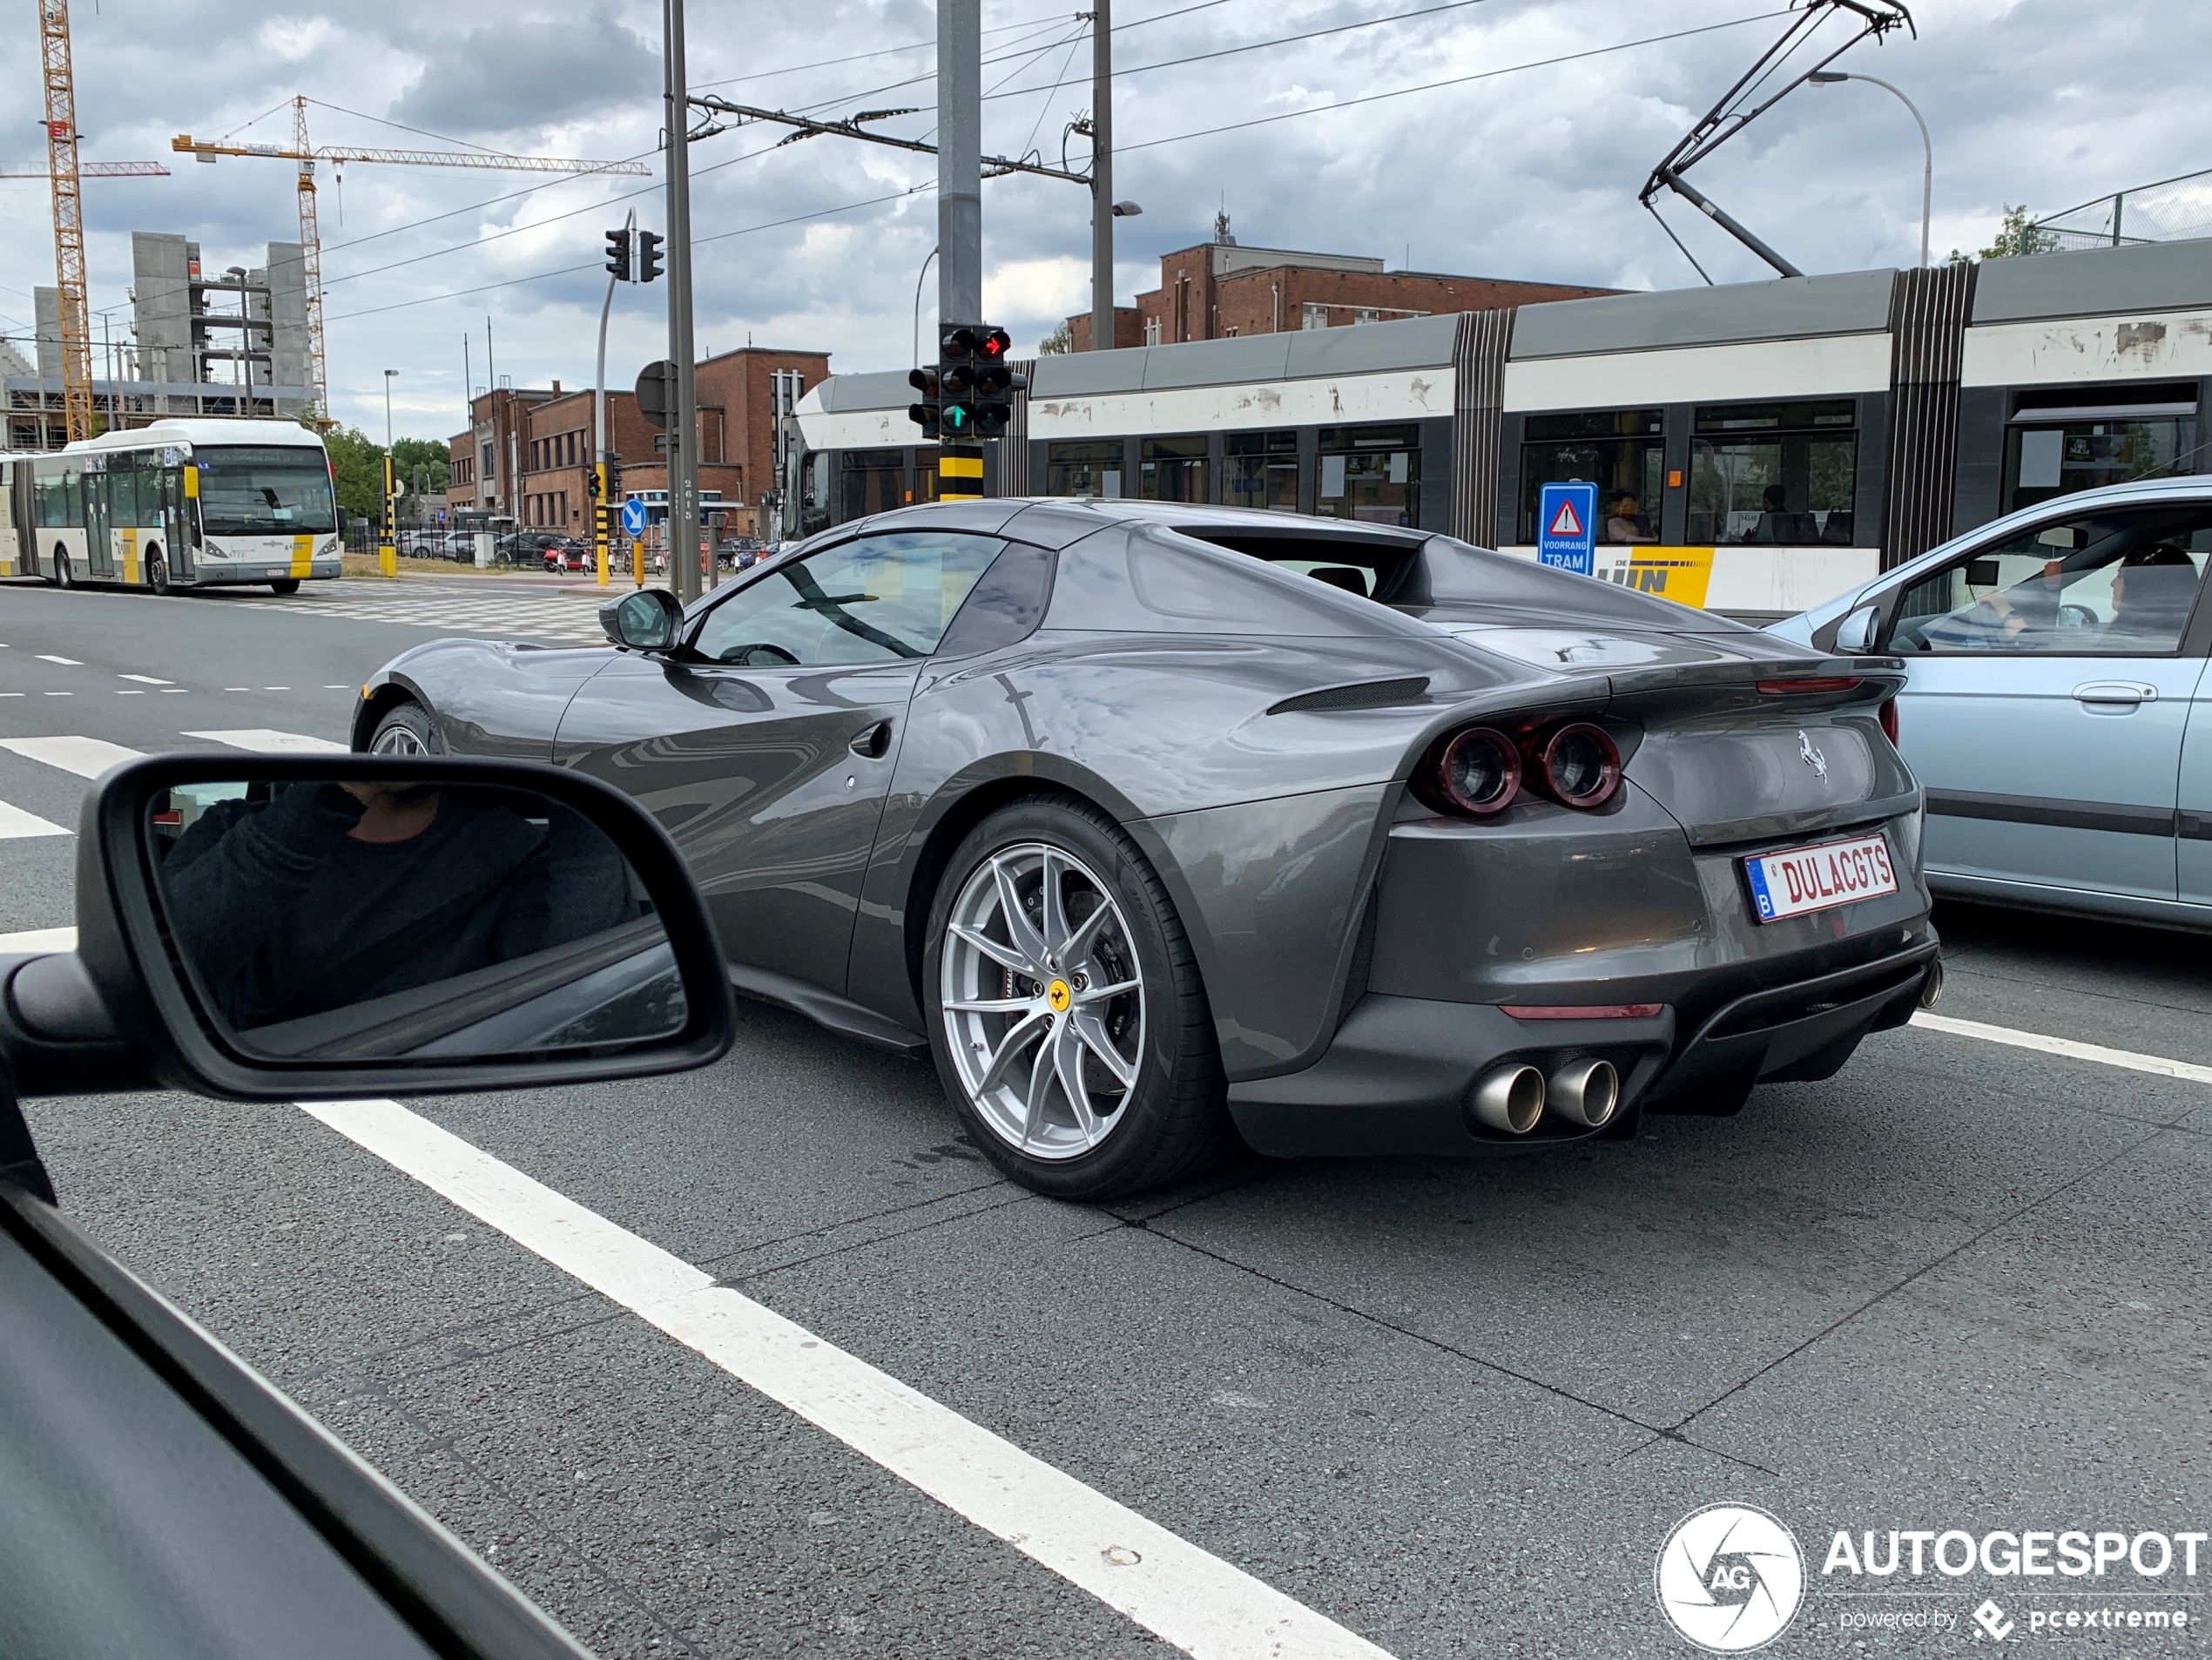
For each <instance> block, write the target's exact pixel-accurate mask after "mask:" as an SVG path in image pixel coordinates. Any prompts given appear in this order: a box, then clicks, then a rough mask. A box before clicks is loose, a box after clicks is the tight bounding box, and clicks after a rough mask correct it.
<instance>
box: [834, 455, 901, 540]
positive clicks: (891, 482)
mask: <svg viewBox="0 0 2212 1660" xmlns="http://www.w3.org/2000/svg"><path fill="white" fill-rule="evenodd" d="M844 482H845V489H844V503H843V505H844V509H845V510H844V511H843V513H841V514H840V516H839V519H838V522H839V523H840V524H841V523H846V522H848V521H850V520H853V519H864V518H866V517H867V516H868V515H869V514H871V513H888V512H890V511H891V509H894V508H898V507H904V506H905V505H906V504H907V452H906V451H905V450H903V449H848V450H846V452H845V481H844Z"/></svg>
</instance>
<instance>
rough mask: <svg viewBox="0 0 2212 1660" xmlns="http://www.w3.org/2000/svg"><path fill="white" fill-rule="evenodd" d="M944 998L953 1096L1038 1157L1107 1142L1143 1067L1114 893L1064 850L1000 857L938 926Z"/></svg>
mask: <svg viewBox="0 0 2212 1660" xmlns="http://www.w3.org/2000/svg"><path fill="white" fill-rule="evenodd" d="M938 995H939V999H940V1002H941V1006H942V1008H943V1010H944V1022H945V1036H946V1040H947V1042H948V1045H949V1047H950V1049H951V1051H952V1058H953V1065H954V1068H955V1069H956V1070H958V1072H959V1074H960V1080H961V1087H963V1088H964V1089H965V1090H967V1091H968V1100H969V1101H970V1102H972V1103H974V1107H975V1110H976V1111H977V1113H978V1114H979V1115H980V1116H981V1118H982V1120H983V1122H984V1123H985V1124H988V1125H989V1126H990V1128H991V1130H992V1132H993V1133H994V1134H995V1135H997V1136H998V1137H1000V1138H1001V1140H1003V1141H1004V1142H1005V1143H1006V1144H1008V1146H1010V1147H1012V1148H1014V1149H1015V1151H1019V1152H1021V1153H1023V1154H1026V1155H1027V1156H1028V1157H1032V1158H1041V1159H1050V1160H1061V1159H1069V1158H1076V1157H1080V1156H1082V1154H1084V1153H1087V1152H1089V1151H1091V1150H1092V1149H1093V1148H1095V1147H1096V1146H1097V1145H1098V1144H1100V1143H1101V1142H1103V1141H1104V1140H1105V1139H1106V1137H1108V1136H1109V1135H1111V1134H1112V1133H1113V1130H1114V1126H1115V1125H1116V1124H1119V1123H1120V1122H1121V1113H1122V1110H1123V1107H1124V1106H1125V1105H1126V1104H1127V1103H1128V1101H1129V1099H1130V1091H1132V1090H1134V1089H1135V1088H1136V1080H1137V1075H1138V1072H1139V1070H1141V1069H1142V1067H1143V1060H1144V1016H1145V1008H1144V1003H1145V997H1144V975H1143V969H1142V968H1140V967H1139V966H1138V963H1137V959H1136V947H1135V945H1134V943H1133V942H1132V941H1131V940H1130V930H1129V923H1128V921H1127V919H1126V918H1124V917H1123V914H1122V909H1121V907H1120V906H1119V905H1118V904H1116V902H1115V900H1114V896H1113V894H1112V893H1111V892H1110V891H1109V889H1108V888H1107V887H1106V884H1105V883H1104V882H1103V881H1100V880H1099V879H1098V877H1097V875H1096V874H1094V873H1093V872H1092V871H1091V869H1090V868H1089V866H1087V865H1085V864H1084V863H1083V862H1082V860H1079V859H1077V858H1076V856H1075V855H1074V854H1070V853H1069V852H1068V851H1067V850H1066V849H1064V848H1061V847H1053V846H1051V845H1049V843H1045V842H1041V841H1032V842H1024V843H1022V844H1020V845H1018V846H1015V847H1002V848H1001V849H1000V850H999V851H998V852H996V853H995V854H992V855H991V856H990V857H989V858H988V860H984V861H983V863H981V865H978V866H977V867H975V869H974V872H973V873H971V874H969V876H968V881H967V882H966V883H965V884H964V885H963V886H962V887H961V892H960V897H959V899H958V900H957V901H954V905H953V909H952V914H951V916H950V918H949V919H948V921H947V923H946V938H945V944H944V950H943V954H942V964H941V969H940V975H939V986H938Z"/></svg>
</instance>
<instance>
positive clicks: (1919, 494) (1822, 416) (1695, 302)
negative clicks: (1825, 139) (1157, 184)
mask: <svg viewBox="0 0 2212 1660" xmlns="http://www.w3.org/2000/svg"><path fill="white" fill-rule="evenodd" d="M1023 367H1026V368H1028V375H1029V386H1028V391H1027V392H1026V394H1023V395H1017V396H1016V397H1015V401H1014V408H1015V417H1014V421H1013V422H1012V423H1011V425H1010V426H1009V428H1008V435H1007V437H1006V438H1005V439H1004V440H1002V441H1001V442H996V443H992V444H987V445H986V446H985V450H986V454H985V457H984V469H985V471H984V480H985V485H986V494H988V495H991V496H1132V497H1136V498H1139V499H1145V500H1157V501H1189V502H1209V503H1224V504H1229V505H1235V506H1244V507H1253V508H1260V509H1280V510H1287V511H1295V512H1303V513H1317V514H1322V515H1336V516H1342V517H1345V518H1353V519H1367V520H1373V521H1378V522H1382V523H1393V524H1403V525H1410V526H1416V527H1419V528H1420V529H1422V530H1438V531H1441V532H1444V533H1445V534H1447V535H1450V536H1457V537H1460V539H1462V540H1464V541H1467V542H1474V543H1480V544H1482V545H1484V546H1487V547H1494V548H1498V549H1501V550H1505V551H1507V552H1511V553H1517V554H1520V555H1521V556H1523V557H1528V558H1534V557H1535V552H1536V550H1535V543H1536V532H1537V526H1536V523H1535V516H1536V509H1537V503H1538V500H1539V498H1540V495H1541V490H1542V488H1543V486H1544V485H1545V484H1547V483H1550V482H1567V481H1570V480H1581V481H1585V482H1592V483H1595V484H1596V485H1597V487H1598V523H1597V525H1596V527H1595V529H1596V532H1597V534H1596V543H1597V546H1596V548H1595V550H1594V557H1593V559H1592V567H1593V568H1592V570H1591V574H1592V575H1594V576H1597V577H1602V578H1604V579H1606V580H1608V581H1612V582H1615V583H1621V584H1626V585H1629V586H1632V587H1635V588H1637V589H1640V590H1644V591H1646V592H1650V593H1657V594H1662V595H1664V596H1665V597H1668V598H1669V599H1675V600H1680V601H1682V602H1683V603H1684V604H1690V605H1699V606H1704V607H1707V608H1710V609H1712V610H1715V611H1723V612H1727V613H1730V614H1732V615H1736V616H1740V617H1745V618H1747V619H1751V620H1757V619H1760V618H1772V617H1781V616H1786V615H1788V614H1790V613H1792V612H1795V611H1802V610H1804V609H1806V608H1807V607H1810V606H1812V605H1816V604H1819V603H1820V602H1821V601H1823V600H1824V599H1827V598H1829V597H1831V596H1832V595H1835V594H1837V593H1840V592H1842V591H1843V590H1845V589H1847V588H1850V587H1851V586H1853V585H1854V584H1859V583H1863V582H1865V581H1867V580H1870V579H1871V577H1874V576H1875V575H1876V574H1877V573H1878V572H1879V571H1881V570H1888V569H1891V568H1892V567H1894V566H1896V565H1898V564H1900V563H1904V562H1905V560H1907V559H1910V558H1912V557H1914V556H1916V555H1918V554H1919V553H1922V552H1925V550H1927V549H1929V548H1931V547H1933V546H1935V545H1936V544H1937V543H1940V542H1943V541H1945V540H1946V539H1948V538H1949V537H1951V536H1954V535H1958V534H1959V533H1961V532H1964V531H1966V530H1972V529H1973V528H1974V527H1975V526H1976V525H1979V524H1982V523H1987V522H1988V521H1989V520H1991V519H1993V518H1996V517H1997V516H2000V514H2004V513H2008V512H2010V511H2012V510H2013V509H2015V508H2018V507H2022V506H2026V505H2027V504H2028V503H2033V502H2036V501H2040V500H2042V499H2044V498H2045V497H2047V496H2055V495H2059V494H2061V493H2063V492H2065V491H2068V490H2074V489H2084V488H2087V486H2089V485H2092V484H2103V483H2112V482H2119V481H2121V480H2123V479H2128V478H2137V477H2144V476H2150V475H2152V474H2155V473H2162V472H2169V471H2170V472H2201V471H2203V470H2206V467H2207V462H2206V456H2207V455H2208V453H2212V450H2208V448H2207V446H2206V445H2205V443H2204V438H2205V436H2206V434H2205V432H2204V430H2203V427H2204V416H2205V414H2206V413H2207V406H2208V403H2209V402H2212V240H2198V241H2188V242H2168V243H2155V244H2149V245H2146V246H2123V247H2116V248H2105V249H2093V250H2087V251H2083V252H2079V253H2049V254H2040V255H2032V256H2027V257H2020V258H2013V259H2000V260H1985V261H1984V262H1982V263H1981V264H1979V266H1960V267H1947V268H1944V269H1940V270H1932V271H1859V272H1850V273H1843V274H1839V275H1834V276H1816V277H1796V278H1786V279H1780V280H1768V281H1764V282H1752V283H1741V284H1735V285H1731V286H1729V287H1717V288H1692V289H1676V290H1671V291H1668V292H1663V293H1657V294H1615V295H1606V296H1603V297H1600V298H1594V299H1585V300H1557V301H1552V302H1548V303H1545V304H1542V305H1530V306H1521V307H1512V308H1507V309H1501V310H1496V311H1487V312H1466V313H1460V314H1450V315H1437V316H1429V317H1416V318H1410V319H1407V320H1406V321H1393V322H1379V323H1368V324H1363V325H1359V326H1358V327H1345V328H1330V329H1316V330H1311V331H1298V330H1293V331H1288V332H1284V333H1278V334H1251V335H1245V336H1242V337H1231V338H1227V339H1219V340H1207V341H1189V342H1185V343H1182V344H1168V345H1160V346H1150V347H1141V348H1125V349H1123V350H1120V351H1112V352H1099V353H1084V354H1076V355H1072V356H1051V357H1044V358H1040V359H1039V360H1037V361H1036V362H1035V364H1034V365H1028V366H1023ZM913 396H914V394H913V392H912V391H911V390H910V389H909V388H907V377H906V375H904V374H903V373H900V372H898V371H895V370H894V371H886V372H880V373H874V374H860V375H834V376H832V377H831V378H830V379H828V380H826V381H821V382H820V383H819V384H818V385H817V386H814V387H813V388H809V389H808V391H807V393H806V396H805V397H804V398H803V399H802V400H801V401H800V402H799V430H800V434H801V435H802V438H803V441H804V444H805V455H804V459H803V463H802V472H801V478H800V482H799V489H797V490H796V491H795V492H794V499H793V505H792V511H791V512H790V513H789V515H788V519H789V521H791V522H790V523H788V524H787V529H788V530H791V531H792V532H793V533H798V532H800V531H812V530H815V529H818V528H820V527H822V526H824V525H828V524H836V523H846V522H848V521H850V520H853V519H858V518H862V517H865V516H867V515H869V514H873V513H880V512H883V511H886V510H887V509H891V508H894V507H898V506H902V505H905V504H907V503H914V502H921V501H927V500H929V499H930V498H931V496H932V494H933V492H934V482H935V481H934V462H935V459H936V449H935V447H934V445H932V444H924V443H921V442H917V437H916V434H915V428H914V426H913V424H912V423H911V422H908V420H907V413H906V412H907V405H908V403H910V402H912V400H913Z"/></svg>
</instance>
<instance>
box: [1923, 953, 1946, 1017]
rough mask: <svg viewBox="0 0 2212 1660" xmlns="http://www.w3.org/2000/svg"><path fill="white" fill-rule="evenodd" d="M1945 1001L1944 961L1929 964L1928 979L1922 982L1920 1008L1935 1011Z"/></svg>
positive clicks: (1939, 959)
mask: <svg viewBox="0 0 2212 1660" xmlns="http://www.w3.org/2000/svg"><path fill="white" fill-rule="evenodd" d="M1942 1001H1943V959H1942V958H1941V957H1938V958H1937V959H1936V960H1935V961H1934V962H1931V963H1930V964H1928V977H1927V978H1926V979H1925V980H1923V981H1922V982H1920V1007H1921V1008H1923V1009H1933V1008H1934V1007H1935V1006H1936V1005H1937V1004H1938V1003H1939V1002H1942Z"/></svg>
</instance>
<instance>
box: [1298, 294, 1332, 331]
mask: <svg viewBox="0 0 2212 1660" xmlns="http://www.w3.org/2000/svg"><path fill="white" fill-rule="evenodd" d="M1328 326H1329V308H1328V307H1326V306H1317V305H1315V304H1314V303H1313V302H1312V300H1308V301H1307V302H1306V303H1305V305H1304V306H1302V307H1299V309H1298V327H1300V328H1326V327H1328Z"/></svg>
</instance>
